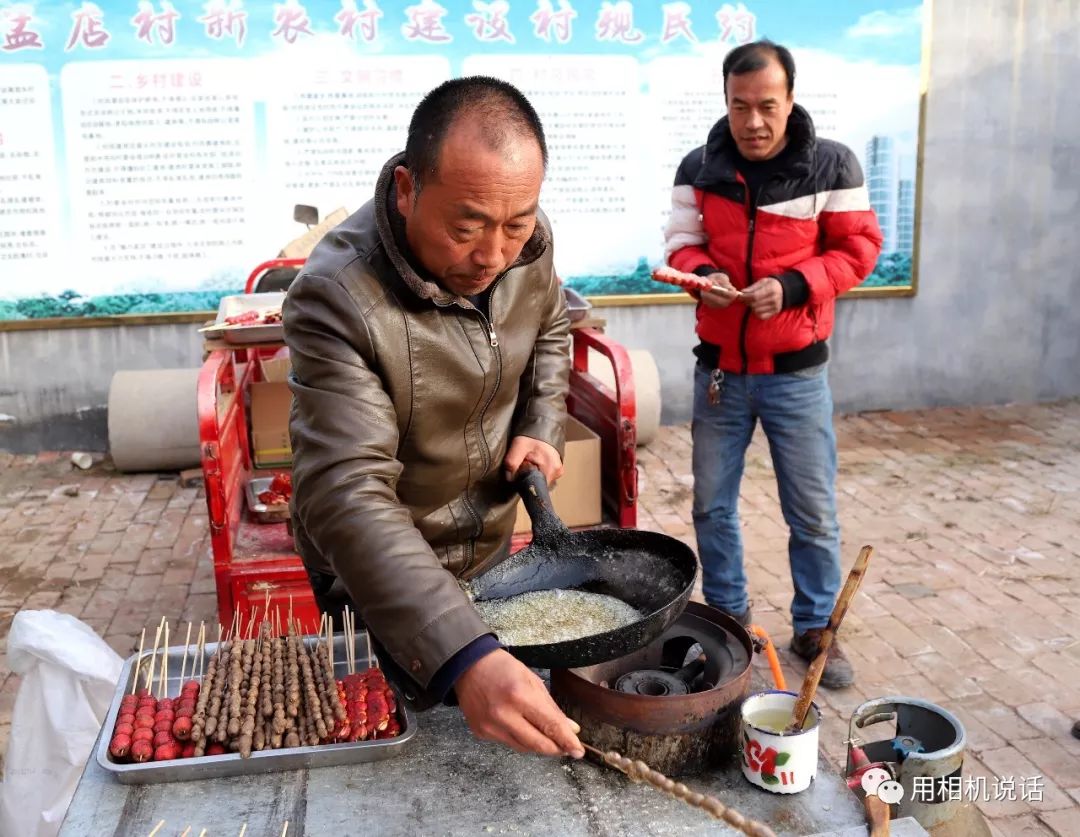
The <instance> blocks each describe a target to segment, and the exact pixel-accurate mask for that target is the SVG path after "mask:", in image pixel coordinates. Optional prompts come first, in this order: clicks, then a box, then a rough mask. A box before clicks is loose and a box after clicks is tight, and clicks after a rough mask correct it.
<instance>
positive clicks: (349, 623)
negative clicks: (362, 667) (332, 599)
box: [345, 607, 356, 674]
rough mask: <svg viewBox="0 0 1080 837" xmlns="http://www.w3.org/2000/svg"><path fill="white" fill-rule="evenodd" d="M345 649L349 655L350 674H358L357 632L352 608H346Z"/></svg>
mask: <svg viewBox="0 0 1080 837" xmlns="http://www.w3.org/2000/svg"><path fill="white" fill-rule="evenodd" d="M345 651H346V653H347V654H348V656H349V674H356V632H355V631H354V630H353V620H352V610H351V609H350V608H348V607H346V608H345Z"/></svg>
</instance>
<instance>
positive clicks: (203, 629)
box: [192, 622, 206, 683]
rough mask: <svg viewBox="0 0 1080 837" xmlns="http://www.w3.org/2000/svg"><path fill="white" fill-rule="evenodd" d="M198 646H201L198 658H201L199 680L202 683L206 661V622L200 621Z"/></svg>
mask: <svg viewBox="0 0 1080 837" xmlns="http://www.w3.org/2000/svg"><path fill="white" fill-rule="evenodd" d="M198 646H199V648H198V653H199V658H198V659H199V682H200V683H202V682H203V666H204V664H205V663H206V623H205V622H199V642H198ZM192 668H193V669H194V668H195V666H194V665H192ZM192 673H193V674H194V672H192Z"/></svg>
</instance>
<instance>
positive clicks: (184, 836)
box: [180, 825, 191, 837]
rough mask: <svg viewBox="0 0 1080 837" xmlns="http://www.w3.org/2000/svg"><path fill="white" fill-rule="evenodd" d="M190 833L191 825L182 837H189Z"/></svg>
mask: <svg viewBox="0 0 1080 837" xmlns="http://www.w3.org/2000/svg"><path fill="white" fill-rule="evenodd" d="M190 833H191V826H190V825H189V826H188V827H187V828H185V829H184V833H183V834H181V835H180V837H188V835H189V834H190Z"/></svg>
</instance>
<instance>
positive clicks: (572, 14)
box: [0, 0, 756, 54]
mask: <svg viewBox="0 0 1080 837" xmlns="http://www.w3.org/2000/svg"><path fill="white" fill-rule="evenodd" d="M340 2H341V7H340V9H339V10H338V11H337V12H336V13H334V15H333V18H332V23H333V29H334V31H335V32H336V33H337V34H338V35H339V36H341V37H343V38H348V39H349V40H351V41H355V42H359V43H365V44H372V43H375V42H376V41H378V40H379V32H380V21H382V20H383V19H384V18H386V14H387V13H386V12H384V11H383V10H382V9H381V8H380V6H379V0H360V2H362V4H363V8H360V6H359V5H358V0H340ZM515 2H518V3H520V4H521V5H525V0H515ZM155 3H156V4H157V5H155ZM470 5H471V9H472V10H471V11H468V12H466V13H465V14H464V15H463V16H462V18H461V23H463V24H464V25H465V27H466V28H467V29H468V31H469V32H471V34H472V37H473V38H474V39H475V40H476V41H477V42H480V43H505V44H517V43H518V39H517V38H516V37H515V35H514V33H513V31H512V30H511V26H510V11H511V2H510V0H470ZM533 5H534V7H535V8H534V9H533V11H532V12H531V13H530V14H529V18H528V19H529V23H531V24H532V35H533V37H534V38H535V39H536V40H537V41H540V42H543V43H548V44H568V43H570V42H571V41H572V40H573V38H574V26H573V22H574V20H576V19H577V18H578V12H577V11H576V10H575V9H574V7H573V5H572V3H571V2H570V0H533ZM639 5H640V4H639ZM135 6H136V10H135V13H134V15H132V16H131V17H130V18H129V19H128V23H129V24H130V26H131V29H132V37H133V38H134V40H135V41H137V42H140V43H143V44H147V45H149V46H157V47H165V48H169V47H172V46H173V45H174V44H175V43H176V38H177V23H178V22H179V21H180V20H181V19H182V17H183V16H182V15H181V14H180V12H179V11H177V10H176V8H175V6H174V5H173V4H172V2H170V0H137V2H136V4H135ZM202 8H203V14H202V15H200V16H198V17H197V18H195V19H196V20H197V22H198V23H200V24H202V34H203V35H204V36H205V37H206V38H207V39H209V40H211V41H214V42H221V41H225V40H230V41H232V42H233V43H235V44H236V46H237V47H243V46H244V44H245V41H246V40H247V36H248V33H249V27H250V25H252V19H251V14H250V13H249V12H248V11H247V10H246V9H245V6H244V0H208V1H207V2H205V3H204V4H203V6H202ZM389 8H391V7H389V6H388V9H389ZM661 11H662V13H663V22H662V24H661V27H660V30H659V31H658V32H655V33H648V32H646V31H645V30H643V29H642V28H640V27H639V26H638V25H637V24H636V23H635V19H634V4H633V3H632V2H630V0H613V1H612V0H604V2H602V3H601V4H600V8H599V10H598V11H597V13H596V18H595V20H594V21H593V37H594V39H595V40H596V42H598V43H606V44H620V45H623V46H638V45H641V44H643V43H645V42H646V41H647V40H648V39H649V37H650V35H651V34H654V35H655V36H656V37H658V38H659V41H660V43H661V44H662V45H665V46H666V45H668V44H671V43H673V42H676V41H680V40H681V41H685V42H687V43H699V42H700V41H701V39H702V38H705V39H708V38H709V37H713V38H715V39H716V40H718V41H719V42H721V43H729V44H732V45H736V44H741V43H746V42H748V41H751V40H753V39H754V36H755V32H756V18H755V16H754V14H753V13H752V12H751V11H749V10H748V9H747V7H746V6H745V5H744V4H743V3H739V4H738V5H732V4H730V3H725V4H724V5H723V6H721V7H720V10H719V11H717V12H716V13H715V18H716V31H715V32H713V33H711V34H700V35H699V33H698V32H696V31H695V30H694V23H693V21H692V20H691V12H692V8H691V5H690V3H688V2H686V0H679V2H673V3H664V4H663V6H662V8H661ZM398 14H400V15H401V17H402V19H403V22H402V23H401V24H400V31H401V34H402V35H403V36H404V37H405V39H406V41H408V42H409V43H426V44H435V45H438V44H449V43H451V42H453V40H454V36H453V34H452V33H451V31H450V29H449V28H448V22H449V21H452V20H453V19H454V15H453V14H452V13H451V11H450V10H449V9H447V8H446V7H445V6H443V5H441V4H439V3H438V2H436V0H420V2H418V3H416V2H414V3H412V4H411V5H406V6H405V7H404V8H403V9H401V10H400V11H398ZM268 16H269V17H270V20H268V21H267V24H268V26H269V31H270V35H271V38H272V39H273V40H274V41H276V42H278V43H283V44H287V45H291V44H295V43H296V42H297V41H298V40H301V39H302V38H306V37H310V36H312V35H315V34H316V31H317V30H319V25H320V24H321V23H329V21H321V20H318V19H313V18H312V17H311V15H310V14H309V13H308V10H307V8H306V7H305V6H304V5H303V3H302V2H301V0H285V2H283V3H274V4H273V12H272V15H268ZM71 21H72V22H71V28H70V30H69V31H68V38H67V43H66V46H65V47H64V49H65V50H66V51H68V52H70V51H72V50H75V49H87V50H98V49H103V48H105V47H106V46H107V45H108V44H109V42H110V40H111V39H113V37H114V34H113V32H111V31H110V29H109V28H108V25H107V21H106V14H105V12H103V11H102V9H101V7H100V6H98V5H97V4H96V3H93V2H89V0H82V2H81V5H80V6H79V7H78V8H77V9H76V10H75V11H73V12H72V13H71ZM0 26H2V30H0V33H2V42H0V54H2V53H3V52H8V53H11V52H16V51H20V50H40V49H45V47H46V46H47V44H46V42H45V38H44V35H43V33H42V28H41V21H40V20H38V18H37V17H35V15H34V4H33V2H26V3H21V4H14V5H11V6H8V7H7V8H5V9H3V10H0ZM327 28H329V27H327ZM113 43H114V44H115V43H116V42H115V41H113Z"/></svg>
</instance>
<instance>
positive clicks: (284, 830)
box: [281, 820, 289, 837]
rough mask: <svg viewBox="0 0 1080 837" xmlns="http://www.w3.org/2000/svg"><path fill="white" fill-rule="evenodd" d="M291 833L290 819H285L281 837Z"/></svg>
mask: <svg viewBox="0 0 1080 837" xmlns="http://www.w3.org/2000/svg"><path fill="white" fill-rule="evenodd" d="M288 833H289V821H288V820H285V827H284V828H283V829H281V837H285V835H286V834H288Z"/></svg>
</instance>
